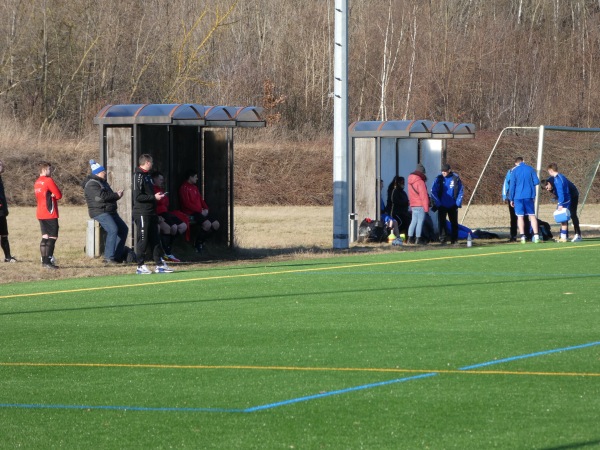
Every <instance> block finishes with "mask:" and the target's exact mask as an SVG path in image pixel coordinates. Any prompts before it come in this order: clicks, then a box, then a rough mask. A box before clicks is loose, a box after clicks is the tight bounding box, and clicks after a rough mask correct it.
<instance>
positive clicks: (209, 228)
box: [179, 169, 220, 253]
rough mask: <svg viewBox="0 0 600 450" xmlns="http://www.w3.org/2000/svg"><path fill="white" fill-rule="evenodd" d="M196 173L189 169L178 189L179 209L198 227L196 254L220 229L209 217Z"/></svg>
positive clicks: (195, 244) (217, 223)
mask: <svg viewBox="0 0 600 450" xmlns="http://www.w3.org/2000/svg"><path fill="white" fill-rule="evenodd" d="M197 183H198V171H196V170H193V169H190V170H188V171H187V172H186V174H185V181H184V182H183V184H182V185H181V187H180V188H179V209H180V210H181V211H182V212H183V213H184V214H187V215H188V216H189V217H190V219H191V221H192V222H195V223H197V224H199V225H200V233H199V234H198V236H197V238H196V241H195V243H194V247H195V248H196V251H197V252H198V253H201V252H202V246H203V244H204V242H205V241H206V239H207V238H208V236H210V234H212V233H213V232H214V231H217V230H218V229H219V227H220V224H219V221H217V220H215V219H213V218H212V217H210V216H209V211H208V205H207V204H206V202H205V201H204V198H203V197H202V194H200V190H199V189H198V185H197Z"/></svg>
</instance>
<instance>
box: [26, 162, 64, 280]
mask: <svg viewBox="0 0 600 450" xmlns="http://www.w3.org/2000/svg"><path fill="white" fill-rule="evenodd" d="M39 169H40V177H39V178H38V179H37V180H36V181H35V183H34V185H33V187H34V191H35V198H36V200H37V210H36V216H37V219H38V220H39V222H40V229H41V230H42V241H41V242H40V254H41V255H42V267H43V268H45V269H50V270H56V269H58V267H57V266H56V265H54V262H53V260H54V247H55V246H56V240H57V239H58V200H60V199H61V198H62V192H61V191H60V189H59V188H58V186H57V185H56V183H55V182H54V180H53V179H52V172H54V167H52V164H50V163H49V162H46V161H42V162H41V163H40V164H39Z"/></svg>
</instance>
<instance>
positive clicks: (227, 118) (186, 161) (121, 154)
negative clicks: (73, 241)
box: [94, 103, 266, 254]
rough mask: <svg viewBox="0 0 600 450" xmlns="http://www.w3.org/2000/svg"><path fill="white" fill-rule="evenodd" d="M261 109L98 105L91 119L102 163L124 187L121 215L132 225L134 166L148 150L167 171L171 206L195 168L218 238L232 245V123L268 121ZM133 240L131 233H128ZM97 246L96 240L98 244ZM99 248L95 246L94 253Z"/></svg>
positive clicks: (114, 182)
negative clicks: (95, 131) (218, 224)
mask: <svg viewBox="0 0 600 450" xmlns="http://www.w3.org/2000/svg"><path fill="white" fill-rule="evenodd" d="M262 112H263V110H262V108H259V107H254V106H247V107H237V106H204V105H198V104H191V103H186V104H124V105H107V106H105V107H104V108H102V109H101V110H100V111H99V112H98V114H97V115H96V117H94V124H96V125H98V126H99V137H100V156H99V160H100V162H101V163H102V164H103V165H104V167H106V170H107V173H108V175H107V177H108V178H107V179H108V182H109V183H110V185H111V186H112V187H113V189H114V190H115V191H116V190H118V189H123V190H124V191H125V193H124V195H123V198H122V199H121V200H120V201H119V202H118V206H119V215H120V216H121V217H122V218H123V220H125V222H126V223H128V224H129V225H130V230H132V231H133V230H134V227H133V216H132V208H133V198H132V192H133V171H134V170H135V168H136V167H137V166H138V157H139V155H141V154H144V153H148V154H150V155H152V157H153V158H154V169H156V170H160V171H161V172H162V173H163V174H164V176H165V191H167V192H168V193H169V201H170V207H171V209H178V207H179V198H178V191H179V186H180V185H181V183H182V182H183V181H184V179H183V178H184V173H185V172H186V171H187V170H188V169H190V168H194V169H196V170H198V175H199V186H198V187H199V189H200V192H201V193H202V195H203V197H204V199H205V200H206V202H207V203H208V205H209V207H210V215H211V216H212V217H214V218H215V219H217V220H218V221H219V222H220V224H221V228H220V230H219V231H218V232H217V233H218V234H217V239H218V241H220V242H222V243H228V244H229V246H232V245H233V239H234V236H233V230H234V223H233V204H234V202H233V198H234V196H233V194H234V180H233V167H234V152H233V143H234V139H233V131H234V129H235V128H260V127H265V126H266V121H265V120H264V118H263V117H262ZM130 239H132V242H135V233H134V232H131V233H130ZM96 247H98V245H96ZM97 253H98V252H97V251H96V254H97Z"/></svg>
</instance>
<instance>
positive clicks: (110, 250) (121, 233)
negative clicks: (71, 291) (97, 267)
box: [81, 159, 129, 264]
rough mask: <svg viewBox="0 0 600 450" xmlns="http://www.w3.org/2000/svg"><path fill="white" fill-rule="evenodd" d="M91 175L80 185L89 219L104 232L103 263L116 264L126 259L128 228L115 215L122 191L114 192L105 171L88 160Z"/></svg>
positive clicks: (117, 215)
mask: <svg viewBox="0 0 600 450" xmlns="http://www.w3.org/2000/svg"><path fill="white" fill-rule="evenodd" d="M90 166H91V169H92V173H91V174H90V175H88V176H87V178H86V179H85V180H83V182H82V183H81V186H82V187H83V193H84V196H85V201H86V203H87V207H88V213H89V215H90V217H91V218H92V219H94V220H96V221H98V223H99V224H100V226H101V227H102V228H103V229H104V231H106V244H105V246H104V262H105V263H107V264H116V263H119V262H122V261H123V260H124V259H126V257H127V251H126V249H125V242H126V241H127V234H128V233H129V227H128V226H127V224H126V223H125V222H124V221H123V219H121V217H119V214H118V213H117V201H118V200H120V199H121V198H122V197H123V191H122V190H120V191H117V192H114V191H113V190H112V188H111V187H110V185H109V184H108V182H107V181H106V169H105V168H104V167H103V166H102V165H101V164H98V163H97V162H96V161H94V160H93V159H91V160H90Z"/></svg>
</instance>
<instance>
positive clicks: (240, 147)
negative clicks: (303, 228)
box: [235, 139, 333, 206]
mask: <svg viewBox="0 0 600 450" xmlns="http://www.w3.org/2000/svg"><path fill="white" fill-rule="evenodd" d="M332 155H333V151H332V145H331V142H329V141H328V140H326V139H321V140H317V141H311V142H275V141H273V142H257V143H252V144H240V143H239V141H238V143H237V147H236V156H235V186H236V188H235V201H236V204H239V205H298V206H302V205H314V206H318V205H331V204H332V202H333V192H332V184H333V183H332V172H333V166H332V164H333V162H332V161H333V159H332Z"/></svg>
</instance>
